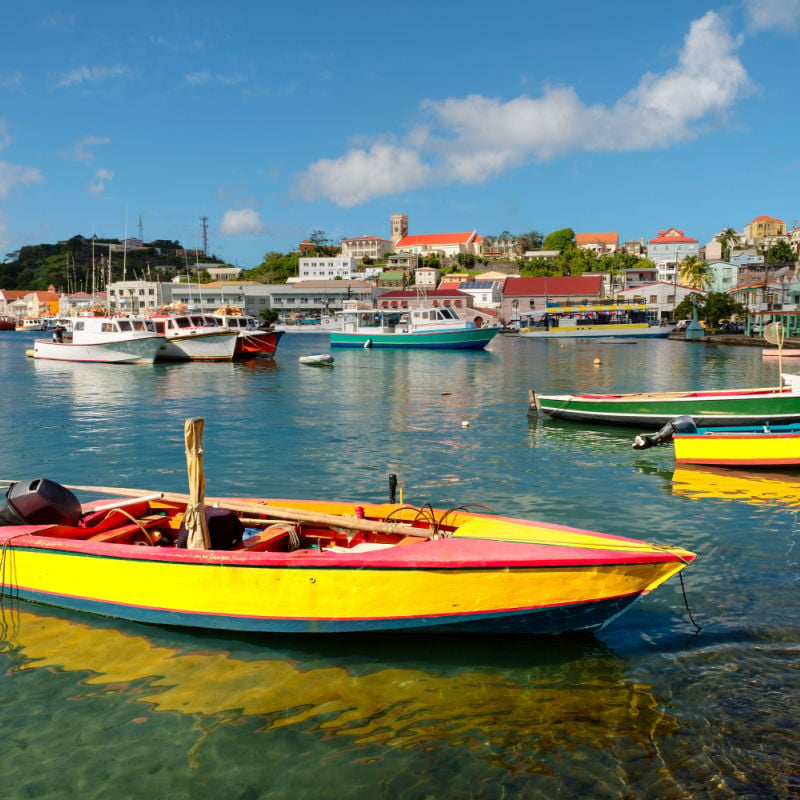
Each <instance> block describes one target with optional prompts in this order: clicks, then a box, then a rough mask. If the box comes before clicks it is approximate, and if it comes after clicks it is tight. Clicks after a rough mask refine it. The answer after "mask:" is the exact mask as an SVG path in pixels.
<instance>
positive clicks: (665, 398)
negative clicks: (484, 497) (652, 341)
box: [528, 375, 800, 427]
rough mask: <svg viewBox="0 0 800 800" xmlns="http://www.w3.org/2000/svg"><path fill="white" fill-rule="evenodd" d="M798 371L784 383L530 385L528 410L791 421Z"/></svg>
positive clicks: (590, 416)
mask: <svg viewBox="0 0 800 800" xmlns="http://www.w3.org/2000/svg"><path fill="white" fill-rule="evenodd" d="M797 377H798V376H791V375H783V380H782V384H781V386H780V387H764V388H754V389H719V390H708V391H705V390H704V391H686V392H636V393H634V394H582V393H579V394H553V395H544V394H542V395H539V394H537V393H536V392H535V391H533V390H531V391H530V392H529V403H528V415H529V416H540V415H542V414H544V415H546V416H548V417H552V418H553V419H563V420H571V421H574V422H591V423H603V424H612V425H628V426H637V427H638V426H645V425H650V426H652V427H655V426H657V425H665V424H666V423H667V422H669V421H670V420H672V419H674V418H675V417H681V416H690V417H691V418H692V419H693V420H694V423H695V425H704V426H710V425H763V424H765V423H767V422H769V423H771V424H788V423H791V422H800V386H798V381H797V380H796V379H797ZM793 378H794V379H795V380H793Z"/></svg>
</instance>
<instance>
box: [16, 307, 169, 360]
mask: <svg viewBox="0 0 800 800" xmlns="http://www.w3.org/2000/svg"><path fill="white" fill-rule="evenodd" d="M165 343H166V339H165V338H164V337H163V336H160V335H159V334H157V333H156V331H155V328H154V327H153V325H152V324H151V323H149V322H148V320H145V319H143V318H141V317H79V318H77V319H76V320H74V321H73V323H72V332H71V333H69V332H67V331H65V330H62V328H61V327H60V326H59V327H57V328H56V329H55V330H54V331H53V337H52V339H36V340H35V341H34V343H33V350H32V351H31V355H32V356H33V357H34V358H44V359H49V360H51V361H88V362H94V363H100V364H152V363H153V362H154V361H155V359H156V354H157V353H158V352H159V349H160V348H161V347H162V346H163V345H164V344H165Z"/></svg>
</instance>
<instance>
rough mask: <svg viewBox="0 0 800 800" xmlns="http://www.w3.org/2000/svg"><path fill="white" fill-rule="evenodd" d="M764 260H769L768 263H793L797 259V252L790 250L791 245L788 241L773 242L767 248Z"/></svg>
mask: <svg viewBox="0 0 800 800" xmlns="http://www.w3.org/2000/svg"><path fill="white" fill-rule="evenodd" d="M766 260H767V261H769V263H770V264H775V263H779V264H780V263H791V264H794V263H795V262H796V261H797V253H795V252H794V250H792V246H791V245H790V244H789V243H788V242H784V241H780V242H775V244H773V245H772V247H770V248H769V250H767V254H766Z"/></svg>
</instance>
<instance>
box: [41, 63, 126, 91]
mask: <svg viewBox="0 0 800 800" xmlns="http://www.w3.org/2000/svg"><path fill="white" fill-rule="evenodd" d="M128 72H129V70H128V67H126V66H125V65H124V64H116V65H115V66H113V67H103V66H99V67H86V66H83V67H78V68H77V69H73V70H71V71H70V72H66V73H64V74H63V75H61V77H59V78H58V80H57V81H56V88H57V89H61V88H69V87H70V86H74V85H76V84H81V83H97V82H99V81H105V80H109V79H110V78H116V77H119V76H120V75H126V74H127V73H128Z"/></svg>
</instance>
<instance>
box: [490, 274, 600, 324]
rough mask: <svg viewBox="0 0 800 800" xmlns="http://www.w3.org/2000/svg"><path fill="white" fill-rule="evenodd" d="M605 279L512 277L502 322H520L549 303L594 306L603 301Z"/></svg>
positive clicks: (597, 276)
mask: <svg viewBox="0 0 800 800" xmlns="http://www.w3.org/2000/svg"><path fill="white" fill-rule="evenodd" d="M602 294H603V276H602V275H593V274H589V275H581V276H577V277H558V276H548V277H544V278H508V279H507V280H506V282H505V286H504V287H503V302H502V305H501V309H500V316H501V321H502V322H503V324H505V325H509V324H513V323H515V322H519V319H520V316H523V315H526V314H529V313H530V312H531V311H536V310H541V309H543V308H545V304H546V302H547V301H552V302H559V303H592V302H595V301H596V300H600V299H602Z"/></svg>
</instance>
